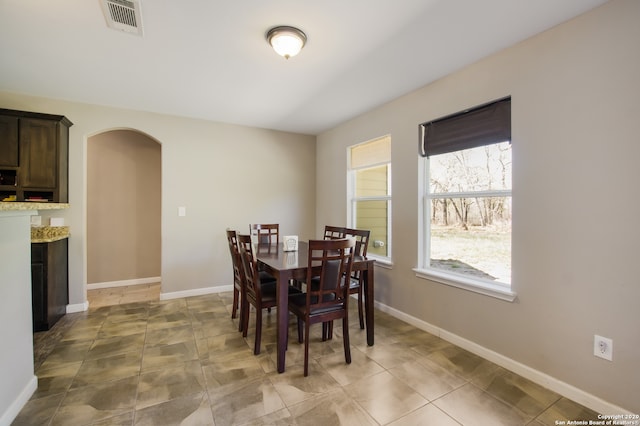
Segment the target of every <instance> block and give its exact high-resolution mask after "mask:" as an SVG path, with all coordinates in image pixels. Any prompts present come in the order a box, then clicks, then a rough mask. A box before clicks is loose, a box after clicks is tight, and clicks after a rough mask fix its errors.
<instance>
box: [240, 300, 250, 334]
mask: <svg viewBox="0 0 640 426" xmlns="http://www.w3.org/2000/svg"><path fill="white" fill-rule="evenodd" d="M240 306H242V311H241V314H242V321H241V323H242V337H247V332H248V331H249V311H250V310H251V306H250V305H249V301H243V302H242V304H241V305H240Z"/></svg>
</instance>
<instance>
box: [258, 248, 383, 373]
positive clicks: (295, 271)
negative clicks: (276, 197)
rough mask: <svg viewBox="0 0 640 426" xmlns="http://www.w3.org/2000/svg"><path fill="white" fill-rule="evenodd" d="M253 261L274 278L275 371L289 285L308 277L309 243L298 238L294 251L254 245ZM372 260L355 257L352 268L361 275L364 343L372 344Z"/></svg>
mask: <svg viewBox="0 0 640 426" xmlns="http://www.w3.org/2000/svg"><path fill="white" fill-rule="evenodd" d="M255 253H256V260H257V261H258V267H259V268H260V269H261V270H263V271H266V272H268V273H269V274H271V275H272V276H273V277H275V278H276V281H277V287H276V298H277V307H276V308H277V309H276V315H277V328H276V335H277V351H278V354H277V364H278V373H283V372H284V370H285V357H286V351H287V333H288V327H289V307H288V303H289V302H288V299H289V297H288V296H289V294H288V288H289V282H290V281H291V280H305V279H306V277H307V268H308V256H309V244H308V243H307V242H306V241H299V242H298V247H297V250H295V251H285V250H284V247H283V244H256V246H255ZM374 262H375V260H374V259H372V258H370V257H365V256H354V259H353V265H352V267H351V268H352V271H360V273H361V274H362V275H363V286H364V287H363V294H364V308H365V328H366V333H367V345H369V346H373V343H374V341H373V340H374V321H373V305H374V299H373V294H374V293H373V289H374V278H373V270H374Z"/></svg>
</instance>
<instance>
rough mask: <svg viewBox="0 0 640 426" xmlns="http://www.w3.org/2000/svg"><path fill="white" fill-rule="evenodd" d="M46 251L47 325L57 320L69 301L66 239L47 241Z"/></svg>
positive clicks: (63, 312)
mask: <svg viewBox="0 0 640 426" xmlns="http://www.w3.org/2000/svg"><path fill="white" fill-rule="evenodd" d="M48 244H49V245H48V247H47V251H48V258H47V303H48V306H47V320H48V323H49V327H51V326H53V324H55V323H56V321H58V319H59V318H60V317H62V316H63V315H64V314H65V312H66V310H67V303H69V290H68V287H69V286H68V283H69V279H68V267H67V253H68V246H67V239H66V238H65V239H63V240H58V241H55V242H52V243H48Z"/></svg>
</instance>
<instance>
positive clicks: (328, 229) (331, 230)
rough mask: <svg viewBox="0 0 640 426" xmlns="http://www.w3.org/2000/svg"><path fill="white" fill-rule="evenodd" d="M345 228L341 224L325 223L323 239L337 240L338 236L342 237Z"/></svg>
mask: <svg viewBox="0 0 640 426" xmlns="http://www.w3.org/2000/svg"><path fill="white" fill-rule="evenodd" d="M345 229H346V228H343V227H341V226H329V225H326V226H325V227H324V239H325V240H337V239H340V238H344V235H345V232H344V231H345Z"/></svg>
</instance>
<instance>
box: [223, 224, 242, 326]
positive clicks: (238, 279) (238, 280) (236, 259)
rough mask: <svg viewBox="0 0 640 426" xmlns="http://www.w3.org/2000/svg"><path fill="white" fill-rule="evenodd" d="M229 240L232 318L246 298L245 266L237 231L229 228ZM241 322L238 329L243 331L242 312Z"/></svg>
mask: <svg viewBox="0 0 640 426" xmlns="http://www.w3.org/2000/svg"><path fill="white" fill-rule="evenodd" d="M227 242H228V243H229V252H230V253H231V262H232V265H233V304H232V306H231V318H236V313H237V311H238V306H239V303H240V299H241V297H242V298H244V296H242V295H243V293H244V290H243V288H242V287H243V283H244V268H243V267H242V260H241V258H240V250H239V249H238V237H237V234H236V231H233V230H230V229H227ZM241 312H242V310H241ZM239 323H240V324H239V325H238V330H239V331H242V330H243V327H242V314H241V315H240V321H239Z"/></svg>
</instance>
